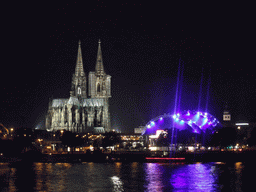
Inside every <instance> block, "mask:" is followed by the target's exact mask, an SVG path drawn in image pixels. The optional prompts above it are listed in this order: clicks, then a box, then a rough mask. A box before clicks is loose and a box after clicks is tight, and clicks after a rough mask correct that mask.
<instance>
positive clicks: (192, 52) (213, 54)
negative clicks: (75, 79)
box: [0, 0, 256, 131]
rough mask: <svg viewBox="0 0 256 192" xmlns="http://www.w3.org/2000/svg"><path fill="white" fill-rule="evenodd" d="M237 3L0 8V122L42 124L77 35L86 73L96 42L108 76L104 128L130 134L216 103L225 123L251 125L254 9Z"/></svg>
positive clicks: (69, 68)
mask: <svg viewBox="0 0 256 192" xmlns="http://www.w3.org/2000/svg"><path fill="white" fill-rule="evenodd" d="M167 2H168V3H167ZM241 3H242V2H240V3H236V2H234V1H230V2H229V3H227V2H225V3H223V2H222V3H219V4H217V3H216V2H211V3H209V2H204V3H202V2H201V3H199V2H194V1H187V2H186V1H183V3H179V4H178V3H170V2H169V1H139V0H137V1H122V0H120V1H102V0H101V1H59V2H58V3H57V1H54V3H48V2H46V1H41V2H40V3H39V2H38V1H33V2H32V1H31V2H23V1H16V2H15V1H12V2H11V3H10V4H8V3H4V4H1V7H2V9H1V12H2V15H1V21H2V22H1V34H2V35H1V79H0V80H1V84H0V91H1V100H0V109H1V111H0V122H2V123H3V124H4V125H5V126H6V127H21V126H24V127H31V128H35V127H37V126H39V127H40V126H41V127H42V126H43V124H44V120H45V114H46V112H47V109H48V102H49V98H50V97H53V98H68V97H69V91H70V89H71V78H72V74H73V73H74V71H75V65H76V58H77V49H78V41H79V40H81V47H82V55H83V64H84V70H85V73H86V75H88V73H89V71H95V64H96V56H97V48H98V40H99V39H100V40H101V47H102V55H103V64H104V69H105V72H106V73H107V74H109V75H111V76H112V82H111V94H112V98H111V99H110V113H111V124H112V128H115V129H119V130H122V131H131V130H132V129H133V128H135V127H138V126H140V125H145V124H146V123H147V122H148V121H149V120H150V119H152V118H154V117H156V116H158V115H161V114H163V113H173V112H174V106H176V109H177V110H180V111H183V110H188V109H189V110H198V109H200V110H202V111H207V112H209V113H211V114H212V115H214V116H216V117H217V118H219V120H221V119H222V113H223V110H224V108H225V105H226V103H228V108H229V110H230V112H231V115H232V119H233V120H235V121H239V120H240V121H241V120H243V121H256V117H255V114H256V113H255V112H256V110H255V80H256V74H255V69H254V65H255V59H254V56H255V34H256V33H255V32H256V31H255V18H256V15H255V10H254V6H253V4H249V3H248V4H245V3H242V4H241ZM179 63H180V64H179ZM179 69H180V70H179ZM179 71H180V72H179ZM178 72H179V73H178ZM178 74H179V75H178ZM177 77H179V81H177ZM177 82H179V83H178V84H179V86H178V88H179V89H178V90H179V91H178V93H177V96H178V97H177V99H176V101H177V102H176V105H175V98H176V97H175V96H176V89H177Z"/></svg>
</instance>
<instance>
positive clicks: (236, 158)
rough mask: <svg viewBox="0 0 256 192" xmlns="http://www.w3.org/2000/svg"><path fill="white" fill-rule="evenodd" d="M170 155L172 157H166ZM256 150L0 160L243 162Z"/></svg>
mask: <svg viewBox="0 0 256 192" xmlns="http://www.w3.org/2000/svg"><path fill="white" fill-rule="evenodd" d="M170 157H172V159H168V158H170ZM255 157H256V151H243V152H231V151H221V152H220V151H218V152H217V151H211V152H201V153H187V152H183V153H175V154H173V155H170V156H153V155H152V154H151V153H150V152H144V151H142V152H140V151H136V152H134V151H126V152H122V153H120V152H112V153H101V152H99V151H96V152H94V153H90V154H72V153H69V154H40V153H33V152H28V153H25V154H21V155H19V156H16V157H5V156H3V155H2V156H0V162H11V163H12V162H14V163H15V162H115V161H124V162H166V161H177V162H245V161H255V160H256V158H255Z"/></svg>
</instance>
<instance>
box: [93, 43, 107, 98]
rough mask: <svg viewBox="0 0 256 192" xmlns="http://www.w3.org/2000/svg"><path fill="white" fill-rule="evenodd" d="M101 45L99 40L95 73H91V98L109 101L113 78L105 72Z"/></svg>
mask: <svg viewBox="0 0 256 192" xmlns="http://www.w3.org/2000/svg"><path fill="white" fill-rule="evenodd" d="M100 44H101V42H100V40H99V45H98V53H97V59H96V67H95V72H90V73H89V97H91V98H106V99H107V98H109V97H111V93H110V85H111V84H110V83H111V76H110V75H107V74H106V73H105V71H104V67H103V60H102V53H101V46H100Z"/></svg>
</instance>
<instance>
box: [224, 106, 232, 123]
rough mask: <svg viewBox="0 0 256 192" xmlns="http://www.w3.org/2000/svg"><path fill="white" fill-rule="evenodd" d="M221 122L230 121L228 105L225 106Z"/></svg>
mask: <svg viewBox="0 0 256 192" xmlns="http://www.w3.org/2000/svg"><path fill="white" fill-rule="evenodd" d="M223 121H231V114H230V113H229V111H228V105H226V106H225V110H224V112H223Z"/></svg>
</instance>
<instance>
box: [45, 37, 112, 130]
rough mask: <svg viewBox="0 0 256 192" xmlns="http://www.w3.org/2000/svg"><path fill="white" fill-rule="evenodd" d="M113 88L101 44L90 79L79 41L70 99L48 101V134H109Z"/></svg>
mask: <svg viewBox="0 0 256 192" xmlns="http://www.w3.org/2000/svg"><path fill="white" fill-rule="evenodd" d="M87 82H88V83H87ZM87 85H88V87H87ZM110 88H111V76H110V75H107V74H106V73H105V71H104V66H103V60H102V52H101V42H100V41H99V44H98V53H97V59H96V66H95V71H93V72H89V74H88V78H87V76H86V74H85V72H84V68H83V59H82V50H81V42H80V41H79V43H78V54H77V61H76V67H75V73H74V74H73V78H72V85H71V91H70V97H69V98H57V99H51V100H50V101H49V107H48V112H47V115H46V129H47V130H48V131H57V130H63V129H65V130H68V131H72V132H77V133H83V132H89V131H94V132H98V133H102V132H105V131H109V130H110V113H109V98H110V97H111V89H110Z"/></svg>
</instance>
